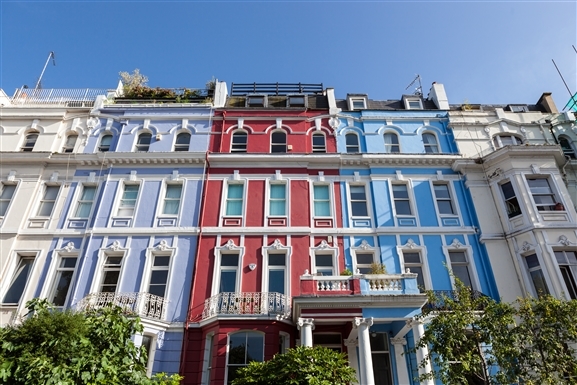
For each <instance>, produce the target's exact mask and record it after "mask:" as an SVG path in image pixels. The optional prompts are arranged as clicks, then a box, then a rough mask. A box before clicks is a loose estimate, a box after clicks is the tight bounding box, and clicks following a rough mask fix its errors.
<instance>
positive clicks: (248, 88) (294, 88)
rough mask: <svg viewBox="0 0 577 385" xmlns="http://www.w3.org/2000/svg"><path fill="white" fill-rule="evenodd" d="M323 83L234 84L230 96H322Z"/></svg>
mask: <svg viewBox="0 0 577 385" xmlns="http://www.w3.org/2000/svg"><path fill="white" fill-rule="evenodd" d="M322 93H323V83H317V84H311V83H232V85H231V91H230V96H244V95H248V94H263V95H290V94H322Z"/></svg>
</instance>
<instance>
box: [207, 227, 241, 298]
mask: <svg viewBox="0 0 577 385" xmlns="http://www.w3.org/2000/svg"><path fill="white" fill-rule="evenodd" d="M237 233H238V228H237ZM216 241H217V244H219V245H220V244H221V243H222V239H221V237H220V236H218V237H217V239H216ZM242 243H244V236H241V244H242ZM244 252H245V248H244V246H239V245H235V244H234V242H232V239H229V240H228V241H227V242H226V243H225V244H224V245H222V246H217V247H215V248H214V264H213V265H214V270H213V272H212V288H211V296H214V295H217V294H218V293H219V287H220V267H221V266H220V263H221V257H222V255H223V254H237V253H238V265H237V267H236V268H237V270H236V282H235V288H236V290H235V291H237V292H240V288H241V284H242V279H241V278H242V277H241V276H242V267H243V266H244V264H243V260H244Z"/></svg>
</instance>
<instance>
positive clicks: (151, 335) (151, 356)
mask: <svg viewBox="0 0 577 385" xmlns="http://www.w3.org/2000/svg"><path fill="white" fill-rule="evenodd" d="M145 336H146V337H149V338H150V349H149V350H148V352H147V354H148V357H147V358H146V366H145V367H146V375H147V376H149V377H150V376H152V367H153V366H154V356H155V355H156V345H157V342H158V333H149V332H144V333H143V334H142V337H143V338H144V337H145ZM142 345H143V341H141V344H140V346H142Z"/></svg>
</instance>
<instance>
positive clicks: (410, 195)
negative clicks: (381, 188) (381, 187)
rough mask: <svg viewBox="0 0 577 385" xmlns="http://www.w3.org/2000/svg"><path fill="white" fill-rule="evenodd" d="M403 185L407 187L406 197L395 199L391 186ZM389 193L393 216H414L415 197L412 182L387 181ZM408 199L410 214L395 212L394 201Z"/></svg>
mask: <svg viewBox="0 0 577 385" xmlns="http://www.w3.org/2000/svg"><path fill="white" fill-rule="evenodd" d="M395 185H396V186H405V188H406V189H407V196H408V198H406V199H405V198H399V199H396V198H395V194H394V191H393V186H395ZM389 193H390V196H391V203H392V209H393V213H394V216H395V217H401V218H415V217H416V216H417V215H416V212H417V211H416V207H415V204H414V202H415V197H414V195H413V184H412V183H409V182H399V181H392V182H391V183H389ZM397 200H399V201H408V202H409V209H410V210H411V213H410V214H399V213H397V205H396V201H397Z"/></svg>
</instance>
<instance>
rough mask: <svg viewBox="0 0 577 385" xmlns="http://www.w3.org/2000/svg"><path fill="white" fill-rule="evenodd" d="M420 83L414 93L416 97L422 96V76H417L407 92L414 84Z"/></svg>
mask: <svg viewBox="0 0 577 385" xmlns="http://www.w3.org/2000/svg"><path fill="white" fill-rule="evenodd" d="M417 80H418V81H419V86H418V87H417V88H415V92H414V93H413V94H414V95H422V94H423V86H422V85H421V75H419V74H417V76H415V78H414V79H413V81H412V82H411V84H409V85H408V86H407V88H405V90H408V89H409V87H410V86H412V85H413V84H415V82H416V81H417Z"/></svg>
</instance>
